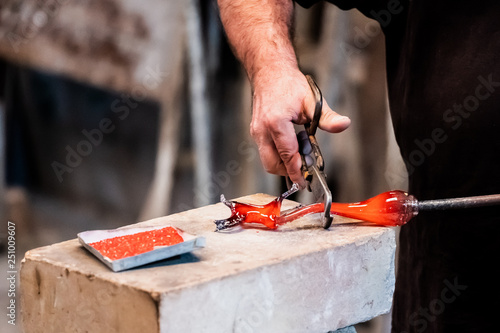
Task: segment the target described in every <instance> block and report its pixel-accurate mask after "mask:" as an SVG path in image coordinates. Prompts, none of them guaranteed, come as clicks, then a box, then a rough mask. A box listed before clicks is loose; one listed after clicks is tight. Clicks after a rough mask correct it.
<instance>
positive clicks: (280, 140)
mask: <svg viewBox="0 0 500 333" xmlns="http://www.w3.org/2000/svg"><path fill="white" fill-rule="evenodd" d="M270 133H271V137H272V139H273V141H274V145H275V147H276V150H277V151H278V154H279V156H280V159H281V161H283V164H284V165H285V168H286V172H287V174H288V177H290V179H291V180H292V182H294V183H298V184H299V186H300V187H301V188H303V187H304V186H305V181H304V178H303V176H302V171H301V167H302V158H301V157H300V154H299V144H298V142H297V137H296V135H295V129H294V127H293V124H292V123H291V122H279V123H275V126H274V127H273V128H272V129H271V132H270Z"/></svg>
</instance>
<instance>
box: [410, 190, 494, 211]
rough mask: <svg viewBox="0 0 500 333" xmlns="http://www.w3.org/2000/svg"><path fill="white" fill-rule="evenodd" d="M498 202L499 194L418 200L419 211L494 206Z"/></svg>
mask: <svg viewBox="0 0 500 333" xmlns="http://www.w3.org/2000/svg"><path fill="white" fill-rule="evenodd" d="M499 204H500V194H491V195H480V196H475V197H466V198H453V199H436V200H422V201H419V202H418V210H419V211H429V210H447V209H462V208H474V207H485V206H494V205H499Z"/></svg>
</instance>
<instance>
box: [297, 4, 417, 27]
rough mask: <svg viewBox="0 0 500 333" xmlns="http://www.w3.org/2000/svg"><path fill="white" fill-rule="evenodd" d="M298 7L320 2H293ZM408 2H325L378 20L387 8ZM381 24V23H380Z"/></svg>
mask: <svg viewBox="0 0 500 333" xmlns="http://www.w3.org/2000/svg"><path fill="white" fill-rule="evenodd" d="M294 1H295V2H296V3H298V4H299V5H300V6H302V7H304V8H309V7H311V6H312V5H314V4H316V3H318V2H321V1H322V0H294ZM407 1H408V0H327V2H330V3H332V4H334V5H335V6H337V7H339V8H340V9H342V10H349V9H353V8H356V9H358V10H359V11H360V12H361V13H363V14H364V15H365V16H366V17H369V18H372V19H375V20H377V21H378V20H379V19H380V16H381V15H382V16H384V15H385V14H380V13H381V12H382V13H385V12H387V9H388V8H391V7H394V6H400V7H402V6H403V3H406V2H407ZM381 24H382V23H381Z"/></svg>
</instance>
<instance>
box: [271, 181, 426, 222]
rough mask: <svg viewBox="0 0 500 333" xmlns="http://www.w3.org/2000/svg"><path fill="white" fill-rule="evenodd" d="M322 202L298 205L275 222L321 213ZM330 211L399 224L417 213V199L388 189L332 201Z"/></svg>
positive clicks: (359, 218) (350, 216)
mask: <svg viewBox="0 0 500 333" xmlns="http://www.w3.org/2000/svg"><path fill="white" fill-rule="evenodd" d="M323 210H324V205H323V203H316V204H312V205H308V206H303V207H298V208H296V209H293V210H291V211H290V212H287V213H286V214H283V216H279V217H277V218H276V220H277V221H276V223H277V224H284V223H288V222H291V221H293V220H295V219H298V218H299V217H301V216H305V215H309V214H314V213H322V212H323ZM330 212H331V213H332V214H335V215H340V216H345V217H349V218H353V219H357V220H361V221H365V222H371V223H373V224H375V225H381V226H400V225H403V224H406V223H407V222H408V221H409V220H411V218H412V217H414V216H415V215H417V214H418V206H417V200H416V199H415V197H414V196H412V195H409V194H408V193H406V192H403V191H399V190H396V191H389V192H384V193H381V194H379V195H377V196H375V197H373V198H370V199H368V200H365V201H361V202H355V203H336V202H333V203H332V207H331V209H330Z"/></svg>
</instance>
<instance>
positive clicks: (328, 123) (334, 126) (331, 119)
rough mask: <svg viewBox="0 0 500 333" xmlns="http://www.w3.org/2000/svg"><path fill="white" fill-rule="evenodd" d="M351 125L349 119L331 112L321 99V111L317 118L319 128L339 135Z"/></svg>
mask: <svg viewBox="0 0 500 333" xmlns="http://www.w3.org/2000/svg"><path fill="white" fill-rule="evenodd" d="M350 124H351V119H349V117H346V116H342V115H340V114H338V113H337V112H335V111H333V110H332V109H331V108H330V107H329V106H328V104H327V103H326V101H325V99H324V98H323V111H322V112H321V118H319V128H321V129H322V130H323V131H327V132H330V133H339V132H342V131H343V130H345V129H346V128H347V127H349V125H350Z"/></svg>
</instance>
